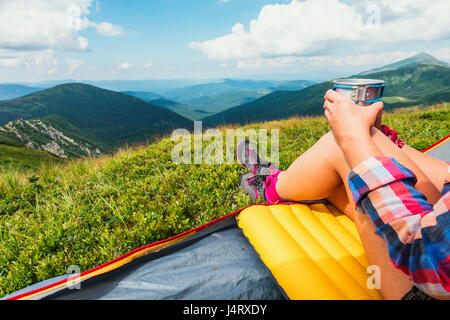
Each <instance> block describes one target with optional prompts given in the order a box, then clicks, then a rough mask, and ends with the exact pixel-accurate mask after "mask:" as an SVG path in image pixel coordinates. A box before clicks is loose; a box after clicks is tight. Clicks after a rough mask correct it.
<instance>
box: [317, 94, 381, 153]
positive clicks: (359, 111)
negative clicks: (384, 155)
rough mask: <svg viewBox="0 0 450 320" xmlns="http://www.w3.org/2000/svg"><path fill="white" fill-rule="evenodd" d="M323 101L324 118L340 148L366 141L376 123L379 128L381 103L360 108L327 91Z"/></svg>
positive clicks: (339, 95)
mask: <svg viewBox="0 0 450 320" xmlns="http://www.w3.org/2000/svg"><path fill="white" fill-rule="evenodd" d="M324 99H325V103H324V105H323V107H324V109H325V116H326V117H327V119H328V122H329V123H330V126H331V129H332V131H333V135H334V137H335V139H336V142H337V143H338V144H339V145H340V146H341V148H342V147H343V146H345V145H348V144H349V143H350V142H352V144H353V142H355V141H361V142H362V141H363V140H365V141H367V139H369V138H370V130H371V128H372V127H374V126H375V125H376V124H377V122H379V125H380V127H381V114H382V110H383V103H382V102H381V101H380V102H376V103H373V104H371V105H369V106H365V107H362V106H358V105H356V104H355V103H354V102H353V101H352V100H350V99H349V98H347V97H346V96H344V95H342V94H340V93H338V92H336V91H333V90H328V91H327V93H326V95H325V97H324Z"/></svg>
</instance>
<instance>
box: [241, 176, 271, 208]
mask: <svg viewBox="0 0 450 320" xmlns="http://www.w3.org/2000/svg"><path fill="white" fill-rule="evenodd" d="M265 178H266V176H256V175H254V174H253V173H251V172H244V173H243V174H241V176H240V177H239V187H240V188H241V189H243V190H244V192H245V193H246V194H248V195H249V196H250V198H251V199H252V201H253V202H255V201H256V200H257V199H259V198H261V199H262V200H263V201H266V196H265V192H266V187H265V183H264V181H265Z"/></svg>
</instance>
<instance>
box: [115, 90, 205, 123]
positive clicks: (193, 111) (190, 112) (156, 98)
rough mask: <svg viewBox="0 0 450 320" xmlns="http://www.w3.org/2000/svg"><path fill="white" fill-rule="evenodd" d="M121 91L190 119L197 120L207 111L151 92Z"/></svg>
mask: <svg viewBox="0 0 450 320" xmlns="http://www.w3.org/2000/svg"><path fill="white" fill-rule="evenodd" d="M123 93H125V94H128V95H130V96H133V97H136V98H139V99H141V100H144V101H147V102H149V103H151V104H154V105H155V106H158V107H162V108H165V109H169V110H170V111H173V112H175V113H178V114H179V115H181V116H183V117H185V118H187V119H190V120H198V119H201V118H204V117H205V116H207V115H208V112H206V111H203V110H199V109H198V108H195V107H191V106H190V105H186V104H184V103H180V102H176V101H172V100H169V99H166V98H164V97H163V96H161V95H159V94H156V93H153V92H143V91H124V92H123Z"/></svg>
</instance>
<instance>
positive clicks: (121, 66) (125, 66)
mask: <svg viewBox="0 0 450 320" xmlns="http://www.w3.org/2000/svg"><path fill="white" fill-rule="evenodd" d="M132 67H134V65H133V64H131V63H128V62H122V63H121V64H119V65H118V66H117V69H119V70H126V69H130V68H132Z"/></svg>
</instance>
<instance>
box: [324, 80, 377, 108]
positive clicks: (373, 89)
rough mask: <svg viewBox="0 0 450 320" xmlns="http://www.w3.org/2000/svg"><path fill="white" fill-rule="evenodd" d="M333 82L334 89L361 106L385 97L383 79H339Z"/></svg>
mask: <svg viewBox="0 0 450 320" xmlns="http://www.w3.org/2000/svg"><path fill="white" fill-rule="evenodd" d="M333 82H334V87H333V90H334V91H336V92H339V93H342V94H343V95H345V96H346V97H348V98H350V99H351V100H352V101H353V102H355V103H356V104H357V105H360V106H367V105H369V104H372V103H374V102H377V101H380V100H381V99H382V98H383V92H384V81H383V80H375V79H338V80H334V81H333Z"/></svg>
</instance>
